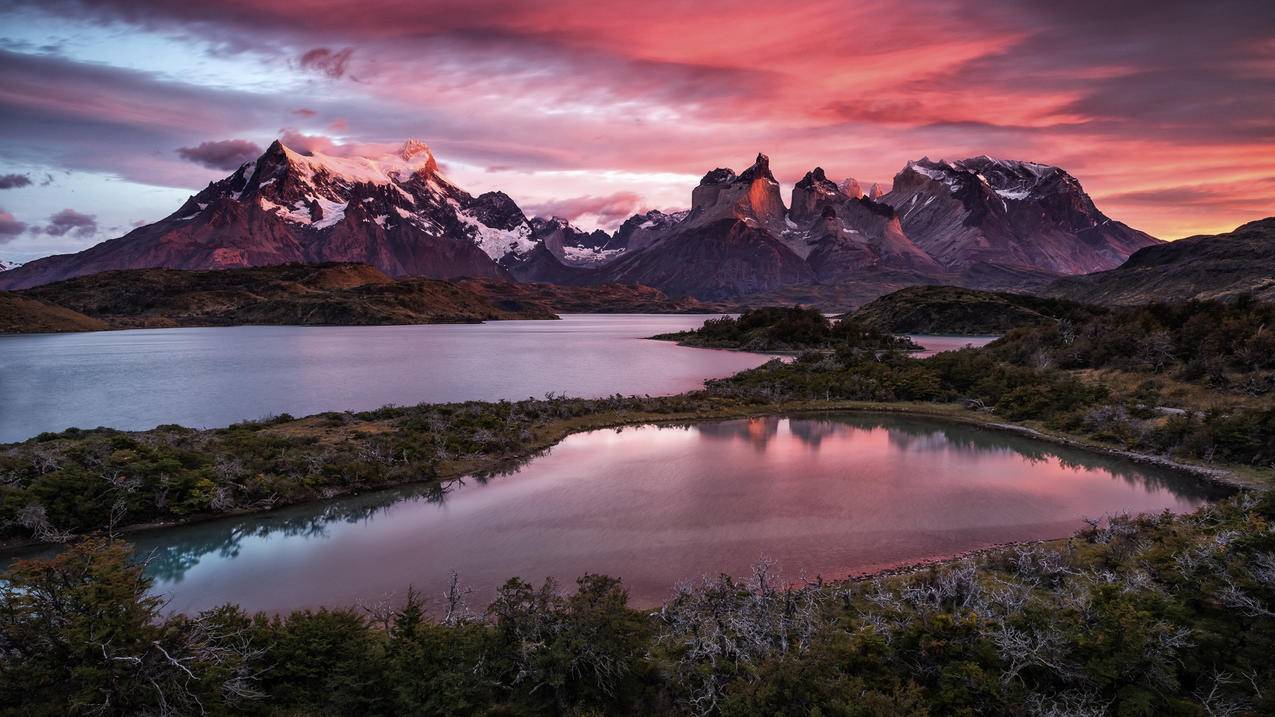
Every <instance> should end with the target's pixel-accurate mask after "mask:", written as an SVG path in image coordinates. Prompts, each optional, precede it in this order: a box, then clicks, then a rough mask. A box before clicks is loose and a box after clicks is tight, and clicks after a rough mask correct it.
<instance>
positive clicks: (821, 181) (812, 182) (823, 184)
mask: <svg viewBox="0 0 1275 717" xmlns="http://www.w3.org/2000/svg"><path fill="white" fill-rule="evenodd" d="M796 186H797V188H799V189H809V190H812V191H815V192H818V193H820V194H840V193H841V189H840V188H839V187H838V186H837V184H836V182H833V181H832V180H831V179H828V175H826V174H824V171H823V167H815V168H814V169H812V170H810V171H809V172H806V176H804V177H802V178H801V181H800V182H797V185H796Z"/></svg>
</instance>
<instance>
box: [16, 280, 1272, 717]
mask: <svg viewBox="0 0 1275 717" xmlns="http://www.w3.org/2000/svg"><path fill="white" fill-rule="evenodd" d="M1272 320H1275V309H1272V307H1271V306H1269V305H1263V304H1255V303H1252V302H1247V301H1239V302H1234V303H1231V304H1212V303H1209V304H1188V305H1179V306H1151V307H1144V308H1137V309H1115V310H1112V311H1110V312H1104V313H1096V314H1094V315H1092V316H1088V317H1086V318H1084V319H1083V320H1079V321H1072V320H1069V319H1063V320H1059V321H1055V322H1050V323H1046V324H1042V325H1038V326H1033V327H1029V328H1023V329H1018V330H1015V331H1012V332H1010V333H1009V334H1008V335H1006V336H1005V337H1004V338H1002V339H1001V340H999V341H997V342H994V343H993V344H990V345H989V346H987V347H984V348H982V349H967V350H964V351H957V352H951V353H946V354H940V355H938V356H935V357H931V358H928V359H923V360H922V359H913V358H909V357H907V356H906V355H905V354H903V353H902V352H899V351H895V350H890V349H889V348H887V347H880V346H874V347H873V348H871V349H868V350H865V349H863V348H862V344H857V345H856V344H854V343H853V342H847V343H846V344H843V345H842V347H841V348H840V349H839V350H838V349H834V350H827V349H825V350H820V351H813V352H808V353H804V354H802V355H801V356H800V357H798V358H797V359H796V360H794V361H791V362H787V363H785V362H781V361H772V362H770V363H768V364H766V365H764V366H762V367H760V368H758V369H755V370H752V371H746V372H743V373H741V374H738V375H736V376H733V377H731V378H728V379H723V380H720V381H713V382H710V383H709V385H708V386H707V387H706V389H705V390H703V391H698V392H694V393H689V394H684V395H680V396H672V397H665V398H638V397H627V398H626V397H619V396H616V397H611V398H606V399H594V400H585V399H566V398H562V397H556V396H549V397H546V398H545V399H543V400H530V399H529V400H526V401H516V402H508V401H504V402H496V403H480V402H470V403H461V404H437V405H422V406H415V407H406V408H398V407H388V408H383V409H380V410H377V411H368V412H362V413H327V414H321V415H318V416H311V417H308V418H303V419H293V418H291V417H289V416H280V417H278V418H276V419H272V420H267V421H258V422H250V423H243V424H238V425H235V426H231V427H228V428H223V429H216V430H207V431H196V430H191V429H186V428H181V427H178V426H164V427H160V428H157V429H155V430H153V431H145V432H121V431H113V430H106V429H97V430H91V431H77V430H73V431H67V432H64V433H60V434H46V435H42V436H40V437H37V438H35V439H32V440H30V441H27V442H25V443H22V444H15V445H9V446H5V447H3V448H0V521H3V525H4V526H5V527H4V529H5V531H6V533H7V535H9V536H11V537H15V538H34V539H37V540H57V541H62V540H69V539H71V538H73V537H75V536H78V535H81V534H85V533H91V532H94V531H102V532H103V533H105V534H113V533H114V532H115V529H117V528H119V527H122V526H127V525H132V524H137V523H142V522H148V521H155V520H172V521H179V520H185V519H189V518H191V517H194V516H198V515H204V514H216V513H226V512H233V511H245V510H259V509H267V508H270V507H273V506H277V505H283V504H286V503H290V502H296V501H299V500H306V499H310V498H316V497H324V496H331V495H337V494H340V493H342V492H347V491H353V490H362V489H367V488H374V487H378V486H385V485H390V484H393V483H399V482H406V481H430V480H433V481H439V480H443V479H445V478H447V477H449V476H454V475H460V474H463V473H468V472H472V471H475V470H491V469H495V468H498V467H500V466H502V465H508V464H509V462H510V461H516V460H519V459H523V458H526V457H527V456H529V455H531V454H532V453H534V452H535V451H536V450H539V449H542V448H545V447H547V446H549V445H552V444H553V443H554V442H555V441H557V440H559V439H560V438H561V437H562V436H564V435H566V434H567V433H570V432H572V431H575V430H582V429H586V428H591V427H600V426H605V425H621V424H629V423H636V422H645V421H670V420H672V421H688V420H694V419H697V418H709V417H719V416H727V415H741V414H755V413H767V412H775V411H783V410H791V409H794V408H812V407H813V408H819V407H844V406H846V405H849V404H848V403H847V402H851V401H866V402H873V404H872V405H888V404H898V405H906V406H917V405H920V406H931V407H937V408H941V409H942V410H943V411H946V412H949V413H951V414H952V415H960V416H967V417H971V418H977V417H985V420H988V421H995V422H1014V423H1018V424H1021V425H1025V426H1031V427H1037V428H1040V429H1043V430H1049V431H1053V432H1056V433H1059V434H1063V435H1067V436H1071V437H1075V438H1077V439H1080V440H1084V441H1086V442H1089V443H1092V444H1094V445H1100V446H1110V447H1123V448H1130V449H1133V450H1137V451H1140V452H1144V453H1152V454H1156V455H1160V456H1166V457H1172V458H1177V459H1182V460H1193V461H1198V462H1201V463H1208V464H1226V465H1228V466H1230V467H1231V468H1233V469H1236V470H1240V469H1243V470H1249V471H1252V473H1253V475H1254V476H1259V479H1260V480H1265V479H1267V477H1269V475H1270V471H1271V468H1272V467H1275V402H1273V401H1272V392H1273V391H1275V386H1273V385H1272V384H1273V381H1272V376H1275V374H1273V373H1272V372H1273V371H1275V344H1272V338H1271V336H1270V333H1269V329H1268V327H1269V326H1271V325H1272ZM738 323H739V322H736V324H735V325H734V326H733V327H732V328H730V329H729V330H730V331H737V330H738V329H739V326H738ZM811 325H812V326H813V325H814V324H811ZM724 326H730V325H724ZM812 330H813V331H816V332H817V331H820V330H821V329H818V328H814V329H812ZM903 402H908V403H903ZM142 564H144V559H143V561H142ZM142 564H138V563H136V562H130V561H129V556H128V549H127V546H126V545H124V544H123V543H121V542H118V541H116V540H113V539H110V538H103V537H90V538H87V539H83V540H79V541H74V542H71V543H70V544H69V545H68V547H67V548H66V550H64V551H63V552H62V553H61V554H60V555H59V556H57V557H55V558H52V559H50V560H44V561H31V562H24V563H19V564H18V565H16V566H15V567H14V568H13V569H12V571H11V572H10V573H9V574H8V575H7V576H6V579H5V582H4V583H3V585H2V586H0V715H62V714H97V715H136V714H213V715H215V714H250V715H251V714H259V715H315V714H319V715H345V714H350V715H398V714H404V715H406V714H487V715H538V714H568V715H604V714H615V715H637V714H651V713H670V714H688V715H710V714H712V715H717V714H720V715H753V714H774V715H855V716H876V715H880V716H885V715H918V716H921V715H975V714H980V715H1038V716H1041V717H1045V716H1049V717H1062V716H1063V715H1069V716H1077V717H1083V716H1086V715H1108V714H1111V715H1148V716H1149V715H1156V716H1157V717H1158V716H1159V715H1184V716H1192V717H1194V716H1200V717H1203V716H1205V715H1209V716H1218V715H1230V716H1244V717H1247V716H1248V715H1261V714H1272V713H1275V661H1272V660H1271V658H1270V655H1271V654H1272V652H1273V651H1275V492H1272V491H1265V492H1262V493H1244V494H1241V495H1239V496H1237V497H1234V498H1231V499H1228V500H1226V501H1224V502H1222V503H1220V504H1217V505H1213V506H1209V507H1206V508H1203V509H1201V510H1200V511H1198V512H1197V513H1195V514H1193V515H1190V516H1182V517H1175V516H1172V515H1169V514H1164V515H1159V516H1140V517H1116V518H1112V519H1111V520H1109V521H1106V522H1102V523H1094V524H1092V525H1091V526H1090V527H1089V528H1088V529H1086V530H1085V531H1082V532H1081V533H1080V534H1078V535H1077V536H1075V537H1073V538H1071V539H1069V540H1066V541H1057V542H1055V543H1051V544H1044V545H1032V546H1013V547H1009V548H1003V549H998V550H995V551H991V552H988V553H984V554H981V555H979V556H976V557H973V558H969V559H966V560H960V561H953V562H949V563H947V564H944V565H941V566H935V567H931V568H927V569H924V570H918V571H915V572H911V573H906V574H902V575H894V576H878V577H877V578H875V579H872V580H868V581H859V582H838V583H824V582H822V581H819V580H816V581H814V582H806V581H801V582H799V583H796V584H793V583H791V582H789V581H785V580H783V579H781V578H780V577H778V576H777V575H776V574H775V569H774V566H771V565H768V564H766V563H762V564H759V566H758V568H757V570H756V572H755V574H754V575H753V576H752V578H751V579H749V580H743V581H739V580H734V579H732V578H729V577H725V576H722V577H717V578H706V579H704V580H701V581H699V582H697V583H695V584H690V585H686V586H684V587H681V588H679V589H678V590H677V591H676V593H674V594H673V596H672V597H670V598H669V600H668V601H667V602H665V603H664V605H662V606H661V607H660V608H659V609H657V610H655V611H653V612H649V613H646V612H641V611H637V610H634V609H633V608H631V607H630V606H629V605H628V602H627V594H626V592H625V590H624V585H623V583H622V582H621V581H620V580H617V579H614V578H610V577H605V576H598V575H587V576H584V577H582V578H580V580H579V581H578V582H577V584H576V585H575V586H574V587H573V588H572V589H570V590H565V591H564V590H562V589H560V588H559V587H558V586H556V585H554V584H553V583H546V584H544V585H540V586H534V585H531V584H528V583H526V582H523V581H522V580H519V579H514V580H511V581H509V582H508V583H507V584H506V585H505V586H504V587H503V588H502V589H501V590H500V591H499V592H498V594H497V597H496V599H495V600H494V601H493V602H492V603H491V605H489V606H488V607H487V608H486V609H485V610H483V611H479V612H473V611H471V610H470V606H469V605H468V604H467V601H466V595H467V593H466V591H465V589H464V586H463V582H461V581H460V580H459V579H456V580H453V582H452V583H451V584H450V585H448V586H422V587H427V588H429V589H430V592H431V594H433V593H435V592H436V591H442V596H443V599H442V601H441V603H437V602H436V601H432V600H426V599H424V598H422V596H421V595H420V594H419V593H417V592H416V591H415V590H413V589H408V592H407V593H406V598H405V600H403V601H402V604H399V605H395V606H394V607H392V608H374V609H370V610H369V609H354V608H350V609H324V610H319V611H299V612H294V613H291V614H289V615H280V616H267V615H249V614H246V613H245V612H244V611H242V610H240V609H239V608H237V607H235V606H233V605H228V606H224V607H221V608H217V609H215V610H209V611H206V612H203V613H200V614H198V615H173V614H167V613H166V612H165V611H164V610H163V605H162V603H161V602H160V600H158V599H157V598H155V597H152V596H149V595H148V594H147V591H148V589H149V587H150V582H149V581H148V580H147V579H146V578H145V577H144V572H143V567H142ZM407 588H408V586H405V589H407ZM433 607H437V609H427V608H433Z"/></svg>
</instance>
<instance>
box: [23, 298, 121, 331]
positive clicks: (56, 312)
mask: <svg viewBox="0 0 1275 717" xmlns="http://www.w3.org/2000/svg"><path fill="white" fill-rule="evenodd" d="M106 328H109V327H108V326H107V324H106V322H104V321H100V320H98V319H94V318H90V317H88V316H85V315H84V314H81V313H79V312H78V311H73V310H71V309H68V308H66V307H63V306H57V305H56V304H50V303H49V302H47V301H41V300H39V299H36V298H33V297H29V296H23V295H21V294H15V293H13V292H12V291H0V333H3V334H8V333H32V334H38V333H51V332H60V331H101V330H103V329H106Z"/></svg>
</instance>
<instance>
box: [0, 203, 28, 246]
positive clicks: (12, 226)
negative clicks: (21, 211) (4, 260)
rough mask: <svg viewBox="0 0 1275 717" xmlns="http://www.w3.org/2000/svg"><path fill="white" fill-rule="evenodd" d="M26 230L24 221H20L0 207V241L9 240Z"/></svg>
mask: <svg viewBox="0 0 1275 717" xmlns="http://www.w3.org/2000/svg"><path fill="white" fill-rule="evenodd" d="M26 230H27V225H26V223H25V222H20V221H18V220H17V219H15V218H14V217H13V215H12V214H10V213H8V212H6V211H5V210H3V209H0V242H4V241H9V240H10V239H12V238H14V237H16V236H17V235H19V234H21V233H22V232H24V231H26Z"/></svg>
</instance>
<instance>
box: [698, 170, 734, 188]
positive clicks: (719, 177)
mask: <svg viewBox="0 0 1275 717" xmlns="http://www.w3.org/2000/svg"><path fill="white" fill-rule="evenodd" d="M733 181H735V170H733V169H727V168H725V167H718V168H717V169H714V170H712V171H711V172H709V173H708V174H705V175H704V178H703V179H701V180H699V183H700V185H705V184H730V183H731V182H733Z"/></svg>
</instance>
